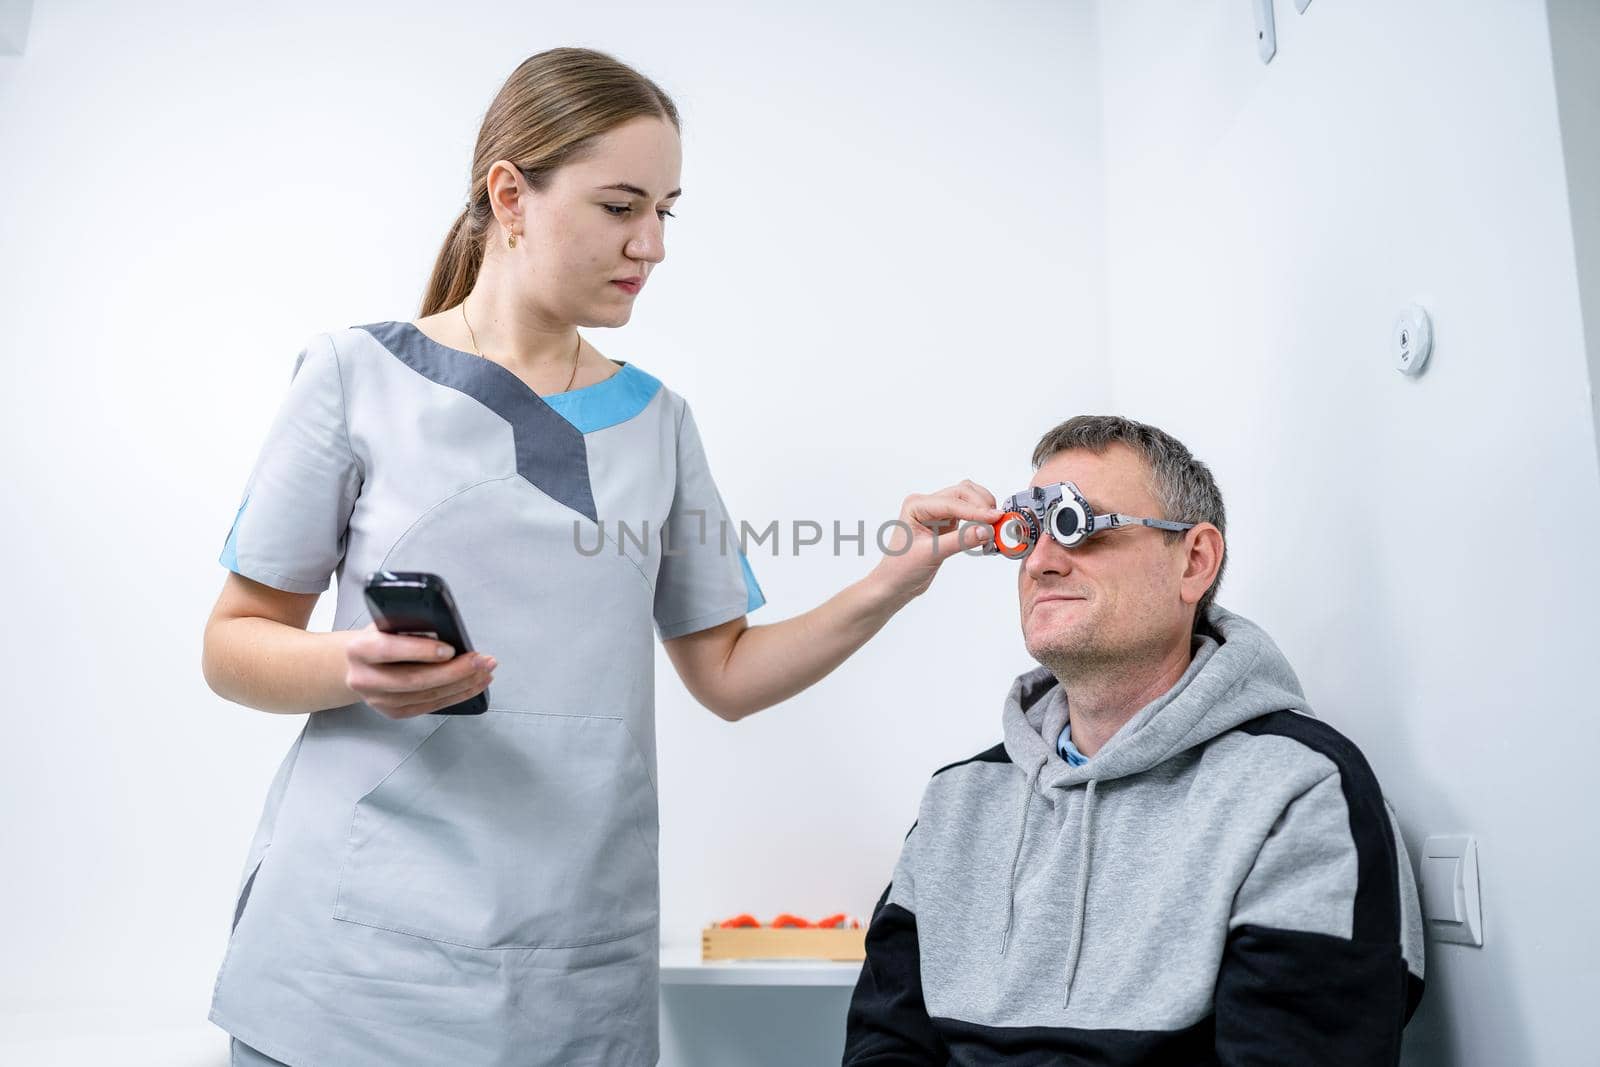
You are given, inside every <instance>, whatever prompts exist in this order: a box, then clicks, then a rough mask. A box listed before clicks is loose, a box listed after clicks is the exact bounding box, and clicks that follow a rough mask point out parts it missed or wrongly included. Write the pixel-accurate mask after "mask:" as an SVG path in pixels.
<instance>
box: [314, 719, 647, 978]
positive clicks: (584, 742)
mask: <svg viewBox="0 0 1600 1067" xmlns="http://www.w3.org/2000/svg"><path fill="white" fill-rule="evenodd" d="M656 817H657V816H656V799H655V790H654V788H653V786H652V785H651V783H650V779H649V776H648V775H647V774H646V773H645V768H644V761H643V760H642V759H641V758H640V755H639V751H638V748H637V746H635V744H634V742H633V739H632V737H631V736H630V735H629V733H628V731H627V728H626V726H625V725H624V724H623V722H622V720H621V719H617V718H602V717H588V716H579V715H555V714H546V713H534V712H515V711H503V710H490V711H489V712H487V713H486V714H483V715H477V716H470V717H469V716H462V717H451V718H448V719H446V721H444V722H443V723H441V724H440V726H439V727H438V728H437V729H436V730H434V731H433V732H432V733H431V734H429V735H428V736H427V738H425V739H424V740H423V742H422V743H421V744H420V745H418V746H417V748H416V749H415V750H414V751H413V752H412V753H411V754H410V755H409V756H407V757H406V758H405V759H404V760H402V761H401V763H400V765H399V766H397V767H396V768H395V769H394V770H393V771H391V772H390V773H389V774H388V775H387V776H386V777H385V778H384V779H383V780H382V781H381V782H379V783H378V785H377V786H376V787H375V788H373V789H372V790H371V791H370V792H368V793H367V794H366V795H365V796H363V797H362V798H361V799H360V800H359V801H358V802H357V804H356V809H355V814H354V817H353V819H352V820H351V825H350V836H349V842H348V845H347V848H346V855H345V863H344V868H343V870H342V872H341V874H340V878H339V889H338V893H337V895H336V898H335V902H334V912H333V917H334V918H335V919H340V920H343V921H345V922H352V923H359V924H361V925H364V926H373V927H378V928H381V929H385V930H392V931H395V932H398V933H405V934H411V935H414V936H416V937H424V938H428V939H431V940H435V941H444V942H449V943H451V944H456V945H463V946H466V947H469V948H479V949H495V948H574V947H577V946H581V945H592V944H599V943H602V942H605V941H613V940H617V939H620V938H624V937H628V936H631V935H634V934H637V933H640V932H642V931H644V930H647V929H649V928H650V927H651V926H652V925H653V924H654V923H655V921H656V914H657V910H658V892H659V890H658V882H657V874H656V849H655V835H656Z"/></svg>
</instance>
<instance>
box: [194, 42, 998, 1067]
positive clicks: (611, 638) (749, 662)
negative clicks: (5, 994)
mask: <svg viewBox="0 0 1600 1067" xmlns="http://www.w3.org/2000/svg"><path fill="white" fill-rule="evenodd" d="M679 163H680V147H679V138H678V113H677V110H676V109H675V108H674V106H673V104H672V101H671V100H670V99H668V97H667V96H666V94H665V93H663V92H662V91H661V90H660V89H659V88H658V87H657V86H656V85H655V84H654V83H652V82H651V81H649V80H648V79H646V78H644V77H643V76H642V75H640V74H639V73H637V72H636V71H634V70H632V69H631V68H629V67H627V66H625V65H623V64H621V63H619V62H617V61H616V60H614V59H612V58H610V57H608V56H605V55H602V54H599V53H596V52H591V51H586V50H581V49H567V48H562V49H555V50H553V51H549V52H543V53H540V54H539V55H536V56H533V57H532V58H530V59H528V60H527V61H525V62H524V63H523V64H522V65H521V66H519V67H518V68H517V70H516V71H515V72H514V73H513V74H512V75H511V77H510V79H509V80H508V81H507V82H506V84H505V85H504V86H503V87H502V89H501V90H500V92H499V94H498V96H497V97H496V98H495V101H494V103H493V105H492V106H491V107H490V108H489V111H488V113H487V115H486V116H485V118H484V121H483V126H482V129H481V130H480V131H479V135H478V141H477V146H476V149H475V152H474V156H473V164H472V175H471V185H470V196H469V199H468V202H467V206H466V207H465V209H464V210H463V211H462V212H461V215H460V217H459V218H457V220H456V222H455V225H454V227H453V228H452V230H451V232H450V236H449V238H448V239H447V240H446V242H445V245H444V248H443V250H442V252H441V253H440V255H439V259H438V262H437V263H436V264H435V266H434V271H433V277H432V280H431V281H430V283H429V285H428V291H427V297H426V300H425V301H424V304H423V309H422V315H421V317H420V318H418V319H417V320H415V321H409V322H380V323H374V324H370V325H366V326H357V327H351V328H348V329H343V330H339V331H337V332H334V333H329V334H320V335H318V336H316V337H315V338H313V339H312V341H311V343H310V344H309V345H308V346H307V348H306V350H305V351H304V352H302V353H301V354H300V357H299V360H298V361H297V362H296V364H295V374H294V377H293V381H292V383H291V385H290V388H289V394H288V398H287V399H286V401H285V402H284V404H283V406H282V408H281V409H280V411H279V413H278V415H277V418H276V420H275V421H274V423H273V425H272V427H271V430H270V431H269V434H268V437H267V440H266V442H265V444H264V445H263V447H262V449H261V452H260V454H259V456H258V458H257V460H256V464H255V467H254V469H253V471H252V473H251V475H250V478H249V480H248V483H247V485H246V488H245V492H244V500H243V503H242V505H241V507H240V509H239V514H238V516H237V517H236V519H235V520H234V525H233V529H232V531H231V532H230V533H229V535H228V539H227V544H226V546H225V547H224V549H223V553H222V562H223V563H224V564H225V565H226V566H227V567H228V569H229V570H230V571H231V572H232V573H231V574H229V576H228V578H227V580H226V585H225V587H224V589H223V591H222V595H221V597H220V598H219V600H218V602H217V605H216V608H215V610H214V612H213V614H212V617H211V620H210V621H209V623H208V624H207V627H206V638H205V665H204V666H205V673H206V678H207V681H208V682H209V683H210V685H211V687H212V688H213V689H214V690H215V691H216V692H217V693H219V694H221V695H222V696H224V697H227V698H228V699H230V700H234V701H237V702H238V703H241V704H246V705H249V706H251V707H256V708H260V709H262V710H266V711H275V712H314V714H311V715H310V716H309V717H308V718H307V720H306V724H305V728H304V730H303V731H302V732H301V734H300V737H299V738H298V740H297V741H296V742H295V744H294V746H293V747H292V748H291V749H290V751H289V753H288V755H287V756H286V757H285V759H284V761H283V764H282V767H281V768H280V769H279V771H278V774H277V776H276V778H275V779H274V781H273V783H272V785H271V787H270V790H269V792H268V796H267V800H266V806H265V811H264V813H263V815H262V818H261V822H260V827H259V829H258V831H257V833H256V836H255V840H254V842H253V843H252V845H251V847H250V851H249V855H248V860H247V863H246V866H245V871H244V875H243V877H242V879H241V885H240V890H239V894H238V900H237V904H236V907H235V912H234V920H233V931H232V935H231V937H230V939H229V944H228V951H227V954H226V956H225V958H224V960H223V963H222V967H221V970H220V973H219V974H218V976H217V984H216V989H215V994H214V999H213V1002H212V1009H211V1018H212V1020H213V1021H215V1022H216V1023H217V1024H218V1025H220V1026H221V1027H222V1028H223V1029H225V1030H227V1031H229V1033H231V1034H232V1035H234V1038H235V1041H234V1057H235V1062H236V1063H249V1064H272V1063H287V1064H292V1065H295V1067H366V1065H371V1067H379V1065H382V1067H394V1065H396V1064H474V1065H491V1064H518V1065H529V1064H541V1065H542V1064H551V1065H555V1064H560V1065H562V1067H574V1065H578V1064H604V1065H607V1067H615V1065H619V1064H649V1063H654V1062H655V1061H656V1057H657V1019H656V988H657V964H658V958H657V956H658V950H659V931H658V925H659V919H658V889H657V810H656V790H655V784H654V780H655V721H654V693H653V658H654V654H653V640H652V631H654V633H655V634H658V635H659V636H660V638H661V639H662V640H663V641H664V643H665V645H666V649H667V652H668V655H669V657H670V658H671V661H672V664H673V666H674V667H675V668H676V669H677V672H678V674H679V676H680V677H681V678H682V679H683V682H684V684H685V686H687V688H688V689H689V691H690V692H691V693H692V694H693V695H694V696H695V697H696V699H698V700H699V701H700V702H701V703H702V704H704V705H705V706H706V707H707V708H709V709H711V710H712V711H713V712H715V713H716V714H718V715H720V716H722V717H723V718H726V719H739V718H742V717H744V716H746V715H750V714H753V713H754V712H756V711H759V710H761V709H762V708H766V707H768V706H770V705H772V704H776V703H778V702H779V701H782V700H784V699H786V698H787V697H790V696H793V695H794V694H796V693H798V692H800V691H801V690H803V689H805V688H806V687H807V686H810V685H812V684H813V683H815V682H816V681H818V680H819V679H821V678H823V677H824V676H826V675H827V674H828V673H829V672H830V671H832V670H833V669H834V668H835V667H837V666H838V665H839V664H840V663H841V662H842V661H843V660H844V659H845V658H846V657H848V656H849V655H851V654H852V653H853V652H855V651H856V650H857V649H858V648H860V647H861V646H862V645H863V644H864V643H865V642H866V641H867V640H868V639H869V638H870V637H871V636H872V635H873V634H875V633H876V632H877V631H878V629H879V628H880V627H882V626H883V624H884V623H885V622H886V621H887V620H888V619H889V617H890V616H892V615H893V614H894V613H895V612H896V611H898V610H899V609H900V608H901V607H902V606H904V605H905V604H906V603H908V602H909V601H910V600H911V599H912V598H913V597H915V596H917V595H918V594H919V593H921V592H922V591H923V590H925V589H926V588H927V587H928V584H929V582H931V581H932V579H933V576H934V574H935V572H936V571H937V569H938V567H939V565H940V563H941V562H942V561H943V560H944V559H946V558H948V557H949V556H950V555H952V554H953V553H955V552H956V551H958V550H960V549H962V548H970V547H973V546H974V544H975V543H976V541H977V540H978V539H979V537H980V536H986V534H987V531H986V530H981V528H980V527H976V526H972V527H967V529H968V530H972V531H974V532H973V533H972V534H970V535H968V534H965V533H964V534H962V535H961V536H953V535H951V534H950V533H949V527H950V526H951V525H953V524H954V523H955V522H957V521H959V520H971V521H973V522H975V523H984V522H992V521H993V520H994V519H995V518H996V517H997V516H998V512H996V511H995V507H994V505H995V501H994V498H993V496H992V495H990V494H989V493H988V492H987V491H986V490H984V489H983V488H981V487H979V486H977V485H975V484H973V483H971V482H963V483H961V484H959V485H956V486H952V487H950V488H949V489H946V490H943V491H941V492H939V493H934V494H929V495H926V496H922V495H914V496H911V497H908V498H907V499H906V501H905V504H904V505H903V507H902V510H901V514H900V523H901V525H900V526H899V527H898V528H897V529H896V532H895V541H894V542H893V543H891V544H890V545H889V546H888V549H887V551H886V552H885V554H884V556H883V558H882V559H881V560H880V561H879V562H878V563H877V565H876V566H875V567H874V569H873V570H872V571H871V573H870V574H869V575H868V576H867V577H866V578H864V579H863V580H861V581H859V582H857V583H855V584H854V585H851V586H849V587H848V588H846V589H844V590H843V591H841V592H840V593H838V594H837V595H835V596H834V597H833V598H832V599H830V600H828V601H827V602H826V603H824V604H822V605H820V606H819V607H816V608H814V609H812V610H811V611H809V612H806V613H805V614H803V615H800V616H797V617H795V618H792V619H787V620H784V621H782V622H776V623H771V624H768V625H764V626H748V625H747V623H746V621H745V615H746V613H747V612H748V611H750V610H752V609H754V608H756V607H759V606H760V605H761V604H762V602H763V597H762V595H761V591H760V589H759V587H758V586H757V585H756V581H755V578H754V576H753V575H752V574H751V571H750V568H749V565H748V563H747V561H746V560H745V557H744V556H743V554H742V553H741V552H740V551H739V548H738V545H739V540H738V537H737V532H738V531H737V529H736V528H734V527H733V526H732V520H731V519H730V517H729V516H728V513H727V511H726V509H725V508H724V507H723V504H722V500H721V497H720V496H719V495H718V493H717V488H716V485H715V483H714V482H713V481H712V478H711V474H710V470H709V467H708V464H707V459H706V455H705V452H704V450H703V449H702V447H701V443H700V437H699V434H698V433H697V431H696V429H695V422H694V418H693V416H692V414H691V413H690V411H689V408H688V405H687V404H685V402H684V401H683V399H682V398H681V397H679V396H678V395H677V394H675V393H673V392H672V391H671V390H670V389H667V388H666V387H665V386H663V385H662V384H661V383H660V382H659V381H657V380H656V379H655V378H653V377H651V375H649V374H648V373H646V372H645V371H644V370H642V369H640V368H639V367H638V366H637V365H636V364H634V363H631V362H625V361H613V360H610V359H608V358H606V357H605V356H604V355H602V354H601V353H600V352H599V351H598V350H596V349H595V348H594V346H593V345H591V344H590V343H589V342H588V341H587V340H585V339H583V338H582V337H580V336H579V334H578V333H577V327H579V326H588V327H603V326H621V325H623V324H624V323H626V322H627V321H628V319H629V318H630V316H631V315H632V312H633V304H634V301H635V300H636V299H637V298H638V295H639V293H640V291H641V289H642V288H644V287H645V286H646V285H648V283H649V279H650V275H651V273H652V272H653V271H654V269H655V268H656V266H657V265H658V264H659V263H661V262H662V260H663V259H664V258H665V254H666V251H665V244H664V241H665V231H666V229H667V220H668V219H669V218H670V217H671V216H672V211H671V208H672V207H673V205H674V204H675V202H676V198H677V197H678V195H679V188H678V177H679ZM724 530H726V531H727V533H728V536H726V537H725V536H723V531H724ZM646 531H647V532H646ZM940 532H943V533H944V536H943V537H938V536H937V534H938V533H940ZM641 533H643V535H642V536H641ZM596 546H598V547H599V551H596V550H595V549H596ZM377 570H389V571H399V570H417V571H433V572H436V573H438V574H440V575H441V576H442V577H443V578H444V579H445V581H446V582H447V583H448V584H449V586H450V588H451V590H452V592H453V594H454V597H455V600H456V603H457V605H458V607H459V609H460V611H461V614H462V617H463V621H464V622H465V624H466V626H467V628H468V630H469V632H470V633H471V635H472V638H473V641H474V643H475V645H476V646H477V649H478V650H479V652H478V653H474V654H464V655H461V656H455V657H454V658H446V657H449V656H450V655H451V653H450V649H449V646H447V645H443V644H441V643H440V642H438V641H435V640H432V639H430V638H425V637H406V636H399V635H390V634H384V633H381V632H379V631H378V630H376V628H375V627H374V626H373V625H372V623H371V620H370V617H369V615H368V613H367V610H366V606H365V603H364V600H363V596H362V587H363V584H364V579H365V576H366V575H367V574H368V573H369V572H372V571H377ZM335 572H336V573H337V574H338V602H337V612H336V616H335V621H334V626H333V631H332V632H331V633H326V634H324V633H315V634H313V633H307V632H306V630H305V627H306V623H307V620H308V619H309V617H310V615H311V611H312V608H313V606H314V605H315V603H316V600H317V597H318V595H319V593H320V592H321V591H322V590H324V589H325V588H326V586H327V582H328V578H329V576H330V575H331V574H333V573H335ZM491 682H492V688H490V685H491ZM486 688H489V696H490V699H489V710H488V712H487V713H485V714H482V715H473V716H463V715H433V714H429V713H430V712H433V711H436V710H439V709H441V708H446V707H449V706H451V705H454V704H457V703H459V702H461V701H462V700H465V699H467V698H468V697H471V696H473V695H475V694H478V693H481V692H483V691H484V690H485V689H486Z"/></svg>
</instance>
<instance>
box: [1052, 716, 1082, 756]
mask: <svg viewBox="0 0 1600 1067" xmlns="http://www.w3.org/2000/svg"><path fill="white" fill-rule="evenodd" d="M1071 733H1072V723H1071V722H1070V721H1069V722H1067V723H1066V724H1065V725H1063V726H1062V727H1061V736H1060V737H1059V738H1057V739H1056V751H1057V752H1059V753H1061V758H1062V759H1064V760H1066V761H1067V765H1068V766H1070V767H1082V766H1083V765H1084V764H1085V763H1088V762H1089V757H1088V756H1085V755H1084V754H1083V753H1082V752H1079V751H1078V746H1077V745H1074V744H1073V743H1072V737H1071V736H1070V735H1071Z"/></svg>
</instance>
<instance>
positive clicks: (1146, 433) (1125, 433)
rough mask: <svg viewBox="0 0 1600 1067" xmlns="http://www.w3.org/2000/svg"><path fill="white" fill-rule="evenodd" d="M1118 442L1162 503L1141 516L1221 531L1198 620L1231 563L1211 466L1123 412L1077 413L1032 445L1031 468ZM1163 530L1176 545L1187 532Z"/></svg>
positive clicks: (1219, 492) (1224, 518)
mask: <svg viewBox="0 0 1600 1067" xmlns="http://www.w3.org/2000/svg"><path fill="white" fill-rule="evenodd" d="M1114 444H1123V445H1126V446H1128V447H1129V448H1131V449H1133V451H1134V452H1136V453H1138V454H1139V455H1140V456H1142V457H1143V458H1144V461H1145V465H1146V466H1147V467H1149V469H1150V474H1151V484H1150V489H1151V492H1152V493H1153V495H1154V496H1155V498H1156V500H1158V501H1159V502H1160V503H1161V514H1160V515H1149V516H1141V517H1143V518H1152V519H1171V520H1173V521H1174V522H1209V523H1210V524H1211V525H1213V526H1215V527H1216V528H1217V529H1218V530H1220V531H1222V536H1223V539H1224V540H1223V550H1222V563H1221V564H1220V565H1219V566H1218V567H1217V577H1216V580H1215V581H1213V582H1212V583H1211V588H1210V589H1207V590H1206V592H1205V595H1204V596H1202V597H1201V598H1200V602H1199V603H1198V604H1196V605H1195V621H1196V624H1197V625H1198V623H1199V622H1200V620H1202V619H1203V618H1205V613H1206V609H1207V608H1209V607H1210V606H1211V602H1212V601H1214V600H1215V599H1216V598H1217V587H1218V586H1220V585H1222V572H1223V571H1224V570H1226V569H1227V566H1228V550H1227V540H1226V539H1227V536H1228V524H1227V515H1226V513H1225V512H1224V510H1223V507H1222V490H1220V489H1218V488H1217V480H1216V479H1215V478H1213V477H1212V476H1211V468H1210V467H1207V466H1206V465H1205V464H1204V463H1201V462H1200V461H1199V460H1198V459H1195V458H1194V454H1193V453H1192V452H1190V451H1189V449H1188V448H1187V447H1186V446H1185V445H1184V443H1183V442H1182V441H1180V440H1178V439H1177V438H1176V437H1173V436H1172V435H1171V434H1169V433H1167V432H1166V431H1165V430H1161V429H1157V428H1156V427H1154V426H1148V425H1146V424H1145V423H1142V422H1134V421H1133V420H1132V419H1125V418H1123V417H1122V416H1121V415H1074V416H1073V417H1072V418H1070V419H1068V420H1067V421H1066V422H1063V423H1062V424H1061V425H1059V426H1057V427H1056V428H1055V429H1053V430H1051V431H1050V432H1049V433H1047V434H1045V435H1044V436H1043V437H1041V438H1040V439H1039V443H1038V445H1036V446H1035V447H1034V449H1033V469H1034V470H1038V469H1039V468H1040V467H1041V466H1043V465H1044V463H1045V461H1046V460H1048V459H1050V457H1052V456H1054V455H1055V454H1056V453H1057V452H1065V451H1067V450H1068V449H1073V448H1081V449H1083V450H1085V451H1088V452H1093V453H1095V454H1096V455H1099V454H1101V453H1103V452H1105V451H1106V450H1107V449H1108V448H1110V447H1111V446H1112V445H1114ZM1161 535H1162V536H1163V537H1165V538H1166V539H1167V543H1168V544H1173V543H1175V542H1177V541H1178V540H1179V539H1180V538H1182V537H1183V534H1182V533H1180V532H1178V531H1175V530H1163V531H1161Z"/></svg>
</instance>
